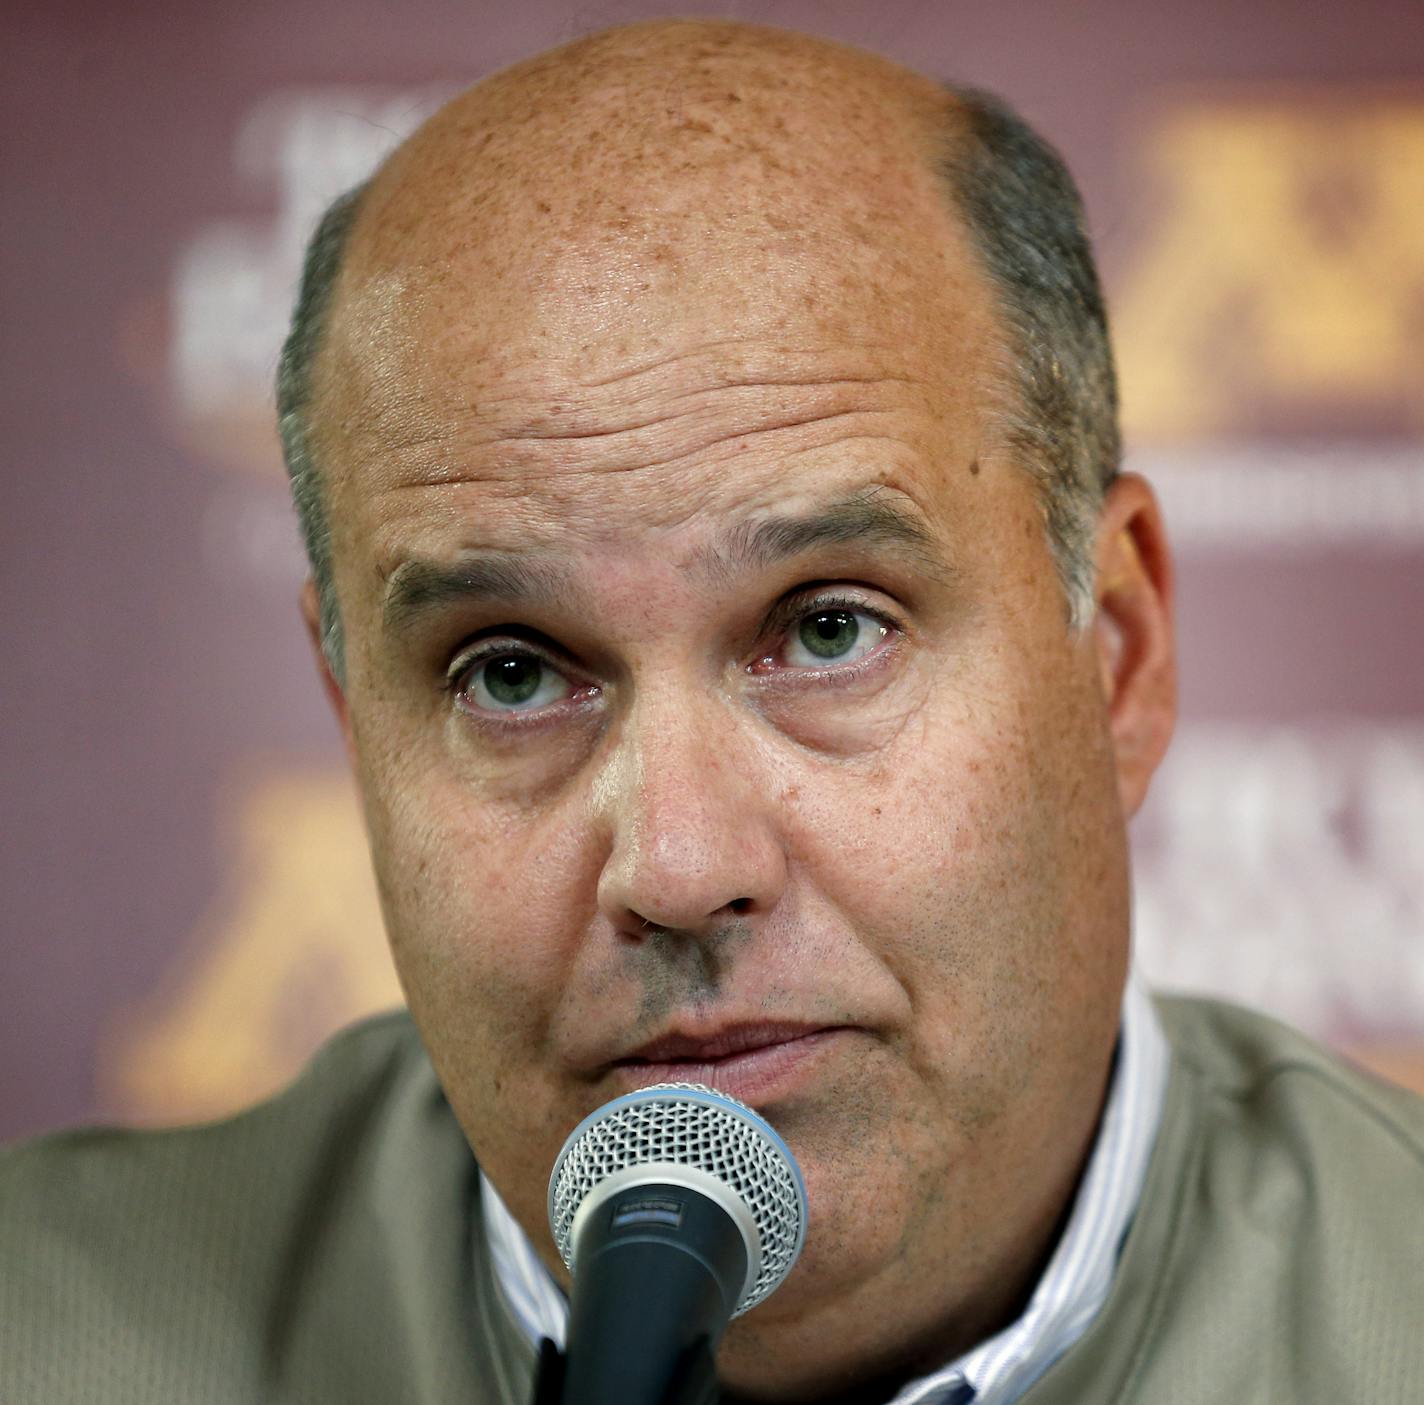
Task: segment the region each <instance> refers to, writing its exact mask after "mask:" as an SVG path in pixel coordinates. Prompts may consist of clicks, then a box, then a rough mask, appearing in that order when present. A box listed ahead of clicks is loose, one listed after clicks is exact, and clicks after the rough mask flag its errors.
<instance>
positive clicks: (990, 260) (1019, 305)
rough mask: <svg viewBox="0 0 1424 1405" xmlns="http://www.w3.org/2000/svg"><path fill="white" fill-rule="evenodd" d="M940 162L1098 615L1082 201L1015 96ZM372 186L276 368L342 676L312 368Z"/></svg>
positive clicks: (1094, 380)
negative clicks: (994, 303) (991, 291)
mask: <svg viewBox="0 0 1424 1405" xmlns="http://www.w3.org/2000/svg"><path fill="white" fill-rule="evenodd" d="M949 91H950V92H951V93H953V95H954V96H955V97H956V98H958V99H959V101H960V102H961V103H962V104H963V109H962V112H961V113H960V114H957V115H958V116H962V118H963V119H964V120H963V122H962V123H961V122H960V121H956V122H955V125H954V130H953V131H952V132H951V133H949V134H948V150H947V153H946V155H945V157H944V160H943V162H942V166H941V173H942V174H943V175H944V177H945V179H946V181H947V183H948V185H949V188H950V192H951V195H952V198H953V200H954V202H955V204H956V206H957V209H958V212H959V213H960V215H961V216H962V217H963V219H964V221H965V224H966V225H967V227H968V229H969V232H970V236H971V238H972V239H973V241H974V244H975V247H976V249H977V251H978V253H979V256H980V258H981V259H982V260H983V262H984V265H985V267H986V269H987V271H988V274H989V277H990V279H991V281H992V283H993V285H994V287H995V290H996V291H997V293H998V301H999V311H1000V313H1001V314H1002V316H1003V317H1004V320H1005V322H1006V323H1007V326H1008V333H1009V339H1010V343H1011V344H1010V345H1009V346H1008V347H1006V348H1005V362H1006V364H1005V367H1004V373H1005V374H1004V376H1003V380H1004V382H1005V384H1004V385H1003V386H1002V390H1003V392H1005V393H1004V394H1003V395H1002V400H1003V404H1002V406H1001V409H1000V413H999V417H998V418H999V431H1000V434H1001V436H1002V440H1003V443H1004V444H1005V446H1006V447H1007V448H1008V450H1009V453H1010V455H1011V456H1012V458H1013V459H1014V460H1015V461H1016V462H1017V463H1018V465H1019V466H1020V467H1021V468H1022V469H1023V470H1024V471H1025V472H1026V473H1028V474H1029V476H1030V477H1031V478H1032V479H1033V481H1034V483H1035V484H1036V486H1037V488H1038V494H1039V502H1040V504H1041V507H1042V511H1043V518H1044V529H1045V532H1046V534H1047V538H1048V543H1049V546H1050V548H1051V550H1052V552H1053V557H1054V562H1055V564H1056V566H1057V569H1058V575H1059V579H1060V581H1061V583H1062V586H1063V591H1064V596H1065V600H1066V603H1067V607H1068V617H1069V621H1070V624H1071V626H1072V627H1073V628H1074V629H1082V628H1084V627H1086V625H1087V624H1088V623H1089V622H1090V621H1091V619H1092V614H1093V602H1094V595H1093V559H1092V545H1093V533H1094V528H1095V524H1096V521H1097V516H1098V512H1099V510H1100V508H1101V506H1102V499H1103V493H1104V491H1105V490H1106V488H1107V486H1108V485H1109V484H1110V483H1111V482H1112V480H1113V478H1114V477H1115V476H1116V474H1117V471H1118V464H1119V460H1120V456H1121V445H1120V440H1119V435H1118V419H1117V380H1116V376H1115V374H1114V371H1113V359H1112V348H1111V346H1110V344H1109V341H1108V328H1107V312H1106V309H1105V307H1104V304H1103V296H1102V290H1101V288H1100V286H1099V283H1098V275H1097V270H1096V269H1095V267H1094V265H1093V256H1092V250H1091V248H1090V245H1089V242H1088V236H1087V232H1086V229H1085V224H1084V218H1083V206H1082V201H1081V199H1080V198H1079V195H1078V191H1077V188H1076V187H1075V186H1074V184H1073V178H1072V176H1070V175H1069V174H1068V169H1067V167H1066V166H1065V165H1064V164H1063V160H1062V158H1061V157H1060V156H1059V155H1058V153H1057V152H1056V151H1055V150H1054V149H1053V148H1052V147H1051V146H1050V145H1049V144H1048V143H1047V142H1046V141H1044V140H1043V138H1042V137H1040V136H1039V135H1038V134H1037V133H1036V132H1034V131H1033V129H1032V128H1031V127H1029V125H1028V124H1027V123H1026V122H1024V121H1023V119H1022V118H1020V117H1019V116H1018V115H1017V114H1016V113H1015V112H1014V111H1013V109H1012V108H1010V107H1009V106H1008V104H1007V103H1005V102H1003V101H1002V100H1001V99H999V98H997V97H995V96H993V95H992V94H990V93H985V92H982V91H980V90H978V89H974V88H956V87H951V88H950V89H949ZM365 188H366V187H365V186H364V185H361V186H357V187H356V188H355V189H354V190H350V191H348V192H347V193H346V194H344V195H342V196H340V197H339V198H338V199H337V200H336V201H335V202H333V204H332V205H331V206H330V208H329V209H328V210H327V211H326V213H325V215H323V216H322V219H321V222H320V223H319V224H318V226H317V229H316V233H315V234H314V235H313V236H312V241H311V243H310V245H309V246H308V248H307V255H306V263H305V266H304V268H303V271H302V281H301V290H300V292H299V294H298V297H297V303H296V308H295V310H294V311H293V313H292V326H291V331H290V332H289V334H288V336H287V340H286V343H285V345H284V346H283V348H282V356H281V360H280V362H279V364H278V368H277V426H278V432H279V433H280V435H281V439H282V451H283V454H284V456H285V458H286V462H287V474H288V476H289V478H290V479H291V484H292V497H293V500H294V502H295V504H296V509H297V516H298V519H299V521H300V524H301V530H302V536H303V539H304V540H305V542H306V549H307V559H308V561H309V562H310V564H311V573H312V580H313V582H314V583H315V585H316V591H317V598H318V600H319V601H320V608H321V644H322V651H323V653H324V654H325V655H326V658H327V661H328V663H329V664H330V665H331V669H332V672H333V673H334V674H335V675H336V677H337V678H338V679H343V678H344V665H345V651H344V646H343V639H342V632H341V615H340V611H339V608H338V606H337V601H336V590H335V587H334V585H333V582H332V572H331V527H330V522H329V520H328V518H327V513H326V505H325V500H324V495H323V492H322V485H321V478H320V473H319V470H318V465H317V464H316V461H315V459H314V457H313V454H312V448H311V443H310V427H311V415H310V410H311V400H312V395H313V383H312V382H313V374H312V373H313V366H314V364H315V362H316V358H317V354H318V352H319V350H320V346H321V340H322V336H323V333H324V330H325V324H326V318H327V314H328V312H329V309H330V305H331V302H332V296H333V292H334V289H335V286H336V282H337V278H338V276H339V274H340V272H341V264H342V256H343V253H344V251H345V248H346V244H347V241H348V239H349V237H350V234H351V229H352V226H353V225H354V224H355V221H356V215H357V212H358V209H359V205H360V199H361V196H362V194H363V193H364V191H365Z"/></svg>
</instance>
